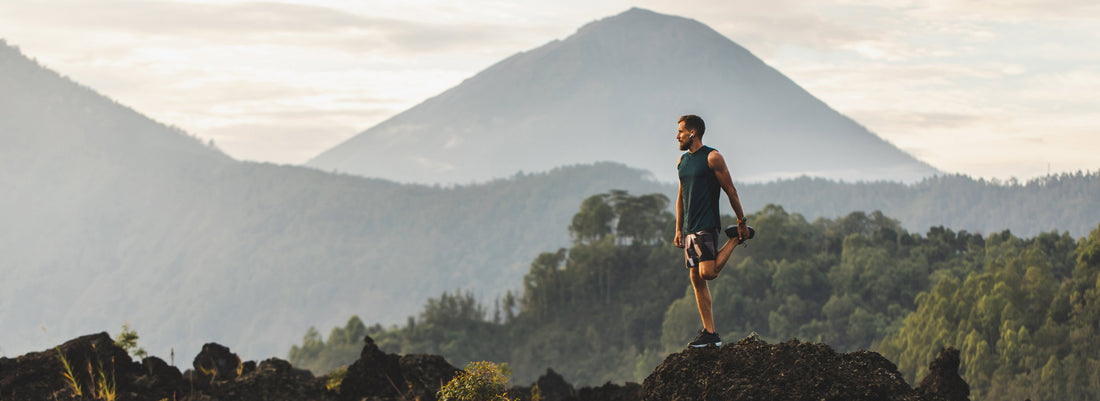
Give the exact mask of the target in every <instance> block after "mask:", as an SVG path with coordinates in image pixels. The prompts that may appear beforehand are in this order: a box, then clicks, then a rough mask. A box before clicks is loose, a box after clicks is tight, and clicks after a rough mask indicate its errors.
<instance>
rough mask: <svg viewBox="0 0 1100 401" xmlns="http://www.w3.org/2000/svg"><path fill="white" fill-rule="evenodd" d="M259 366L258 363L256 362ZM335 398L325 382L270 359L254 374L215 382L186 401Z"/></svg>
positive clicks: (277, 400)
mask: <svg viewBox="0 0 1100 401" xmlns="http://www.w3.org/2000/svg"><path fill="white" fill-rule="evenodd" d="M252 365H253V366H255V362H252ZM332 399H333V397H332V395H331V394H329V393H328V392H327V391H326V390H325V383H324V380H320V379H315V378H314V377H313V374H311V373H309V371H306V370H302V369H295V368H294V367H292V366H291V365H290V363H289V362H287V361H284V360H282V359H279V358H270V359H267V360H264V361H263V362H260V364H259V366H256V367H255V368H254V369H252V371H251V372H249V373H247V374H243V375H241V376H239V377H237V378H235V379H233V380H226V381H215V382H214V383H213V384H211V385H210V386H209V387H208V388H206V389H205V390H203V393H201V394H193V395H192V396H191V397H188V398H185V399H184V401H198V400H226V401H228V400H234V401H298V400H301V401H328V400H332Z"/></svg>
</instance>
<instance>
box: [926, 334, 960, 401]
mask: <svg viewBox="0 0 1100 401" xmlns="http://www.w3.org/2000/svg"><path fill="white" fill-rule="evenodd" d="M917 391H918V392H920V393H922V394H925V395H928V396H937V397H942V398H943V399H944V400H945V401H970V385H969V384H967V383H966V381H965V380H963V378H962V376H959V350H958V349H956V348H954V347H950V348H944V349H942V350H940V353H939V354H937V355H936V359H935V360H933V361H932V363H929V364H928V375H927V376H924V379H923V380H921V381H920V384H919V385H917Z"/></svg>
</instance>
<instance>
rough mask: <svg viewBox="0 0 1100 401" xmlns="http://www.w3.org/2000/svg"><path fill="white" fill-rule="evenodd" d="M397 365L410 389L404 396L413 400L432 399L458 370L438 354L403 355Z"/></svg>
mask: <svg viewBox="0 0 1100 401" xmlns="http://www.w3.org/2000/svg"><path fill="white" fill-rule="evenodd" d="M398 365H399V366H400V367H401V376H403V377H404V378H405V381H406V383H407V387H408V389H409V391H410V393H409V394H406V396H407V397H408V398H410V399H415V400H434V399H435V394H436V393H438V392H439V388H440V387H443V385H444V384H447V382H449V381H451V379H453V378H454V377H455V375H456V374H458V372H460V370H458V369H456V368H455V367H454V366H453V365H451V364H450V363H447V360H446V359H443V357H441V356H439V355H426V354H414V355H403V356H401V358H400V359H399V360H398ZM345 380H347V379H346V378H345Z"/></svg>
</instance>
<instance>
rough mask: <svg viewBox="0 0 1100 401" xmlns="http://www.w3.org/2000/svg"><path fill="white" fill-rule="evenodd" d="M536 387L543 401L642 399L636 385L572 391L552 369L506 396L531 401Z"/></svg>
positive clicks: (623, 400)
mask: <svg viewBox="0 0 1100 401" xmlns="http://www.w3.org/2000/svg"><path fill="white" fill-rule="evenodd" d="M536 385H537V386H538V388H539V399H541V400H543V401H637V400H640V399H642V386H641V385H640V384H638V383H626V384H625V385H622V386H620V385H618V384H612V383H606V384H604V385H602V386H600V387H584V388H581V389H580V390H574V389H573V386H572V385H570V384H569V383H568V382H566V381H565V379H564V378H563V377H561V375H559V374H558V373H557V372H555V371H554V370H553V369H546V374H544V375H542V376H540V377H539V379H538V380H537V381H535V383H533V384H532V386H531V387H518V386H517V387H512V388H511V389H509V390H508V396H509V397H512V398H515V399H518V400H519V401H531V390H532V389H533V388H534V387H535V386H536Z"/></svg>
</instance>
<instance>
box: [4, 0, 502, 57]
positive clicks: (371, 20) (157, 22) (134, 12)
mask: <svg viewBox="0 0 1100 401" xmlns="http://www.w3.org/2000/svg"><path fill="white" fill-rule="evenodd" d="M60 9H64V10H65V11H63V12H61V11H59V10H60ZM0 14H3V15H4V17H0V21H2V20H5V19H6V20H11V21H17V20H31V21H37V22H38V23H45V24H49V25H50V26H51V27H52V28H53V29H62V30H71V31H82V32H95V33H97V34H98V35H100V36H113V37H115V38H116V39H123V38H129V41H130V42H137V41H140V42H143V43H146V44H150V43H160V44H165V43H169V42H173V41H176V42H179V43H178V44H177V45H176V46H181V45H189V46H199V45H209V44H216V45H219V46H226V45H275V46H310V47H322V48H330V49H334V50H340V51H347V52H354V53H364V52H395V51H398V52H436V51H441V50H454V51H461V50H463V49H468V48H470V47H483V46H487V45H492V44H493V43H503V44H507V43H512V40H511V39H509V38H510V37H511V36H509V35H505V34H502V33H504V32H505V31H508V30H511V29H514V28H515V27H514V26H491V25H487V24H467V23H462V22H459V23H453V24H446V23H425V22H420V21H415V20H407V19H397V18H383V17H373V16H367V15H361V14H356V13H353V12H348V11H342V10H338V9H334V8H329V7H322V6H314V5H306V4H290V3H280V2H248V3H231V2H225V3H220V2H215V3H191V2H181V1H160V2H150V1H134V0H115V1H111V2H87V1H75V0H70V1H61V2H39V1H28V0H17V1H5V2H4V3H3V4H2V5H0Z"/></svg>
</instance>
